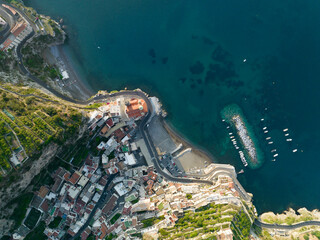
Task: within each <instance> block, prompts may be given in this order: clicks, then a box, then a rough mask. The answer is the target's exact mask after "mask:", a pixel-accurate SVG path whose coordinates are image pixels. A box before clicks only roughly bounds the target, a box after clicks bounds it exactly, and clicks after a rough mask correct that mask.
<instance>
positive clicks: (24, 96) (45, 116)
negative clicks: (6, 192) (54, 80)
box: [0, 85, 82, 175]
mask: <svg viewBox="0 0 320 240" xmlns="http://www.w3.org/2000/svg"><path fill="white" fill-rule="evenodd" d="M5 89H8V90H11V91H12V92H9V91H5V90H3V89H0V174H1V175H6V173H8V171H10V170H11V169H12V168H17V167H19V166H20V165H21V164H22V163H23V162H24V161H25V160H26V159H28V157H30V156H33V155H34V154H36V153H39V152H40V150H41V149H42V148H43V147H44V146H45V145H47V144H49V143H50V142H52V141H54V142H56V143H60V144H62V143H63V142H64V141H65V140H66V139H68V137H70V136H71V135H72V134H74V133H75V131H76V130H77V129H78V127H79V126H80V124H81V121H82V114H81V112H80V111H79V110H78V109H77V108H74V107H71V106H67V105H63V104H61V103H59V102H56V101H53V100H51V99H50V97H49V96H47V95H45V94H44V93H42V92H40V91H39V90H36V89H31V88H28V87H17V86H14V87H13V86H11V85H10V86H8V85H7V86H5ZM13 91H14V92H16V93H19V94H20V95H19V94H15V93H13ZM30 94H34V95H37V96H41V98H38V97H35V96H32V95H30Z"/></svg>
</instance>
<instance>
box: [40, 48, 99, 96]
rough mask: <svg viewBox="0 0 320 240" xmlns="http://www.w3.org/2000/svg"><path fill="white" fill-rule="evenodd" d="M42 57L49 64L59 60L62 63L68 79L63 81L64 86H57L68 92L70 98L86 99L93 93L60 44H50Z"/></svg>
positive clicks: (56, 62)
mask: <svg viewBox="0 0 320 240" xmlns="http://www.w3.org/2000/svg"><path fill="white" fill-rule="evenodd" d="M44 57H45V58H46V60H47V61H48V63H50V64H54V65H58V63H59V62H60V64H61V63H62V64H63V65H64V68H65V70H66V71H67V72H68V74H69V79H68V80H65V81H63V84H64V86H61V84H60V85H59V88H61V89H62V90H63V91H66V92H68V93H69V94H70V95H71V97H72V98H74V99H78V100H87V99H88V98H90V97H91V96H92V95H94V94H95V93H94V91H93V90H92V89H91V88H90V86H87V84H86V83H85V81H84V80H83V79H81V77H80V76H79V74H78V73H77V72H76V70H75V69H74V67H73V66H72V63H71V61H70V59H69V57H68V56H67V54H66V53H65V52H64V50H63V46H62V45H58V46H51V47H50V48H48V49H47V50H46V52H45V54H44ZM57 85H58V84H57Z"/></svg>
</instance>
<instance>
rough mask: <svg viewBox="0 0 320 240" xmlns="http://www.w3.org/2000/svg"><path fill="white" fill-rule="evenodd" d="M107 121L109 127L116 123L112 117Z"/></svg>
mask: <svg viewBox="0 0 320 240" xmlns="http://www.w3.org/2000/svg"><path fill="white" fill-rule="evenodd" d="M106 123H107V125H108V126H109V127H112V126H113V124H114V123H113V121H112V119H111V118H109V119H108V120H107V122H106Z"/></svg>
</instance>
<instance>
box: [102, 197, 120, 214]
mask: <svg viewBox="0 0 320 240" xmlns="http://www.w3.org/2000/svg"><path fill="white" fill-rule="evenodd" d="M117 200H118V197H117V195H115V194H113V195H112V196H111V198H110V199H109V201H108V202H107V203H106V205H105V206H104V208H103V209H102V212H103V213H104V214H106V215H108V214H109V213H110V212H111V210H112V209H113V208H114V207H115V206H116V201H117Z"/></svg>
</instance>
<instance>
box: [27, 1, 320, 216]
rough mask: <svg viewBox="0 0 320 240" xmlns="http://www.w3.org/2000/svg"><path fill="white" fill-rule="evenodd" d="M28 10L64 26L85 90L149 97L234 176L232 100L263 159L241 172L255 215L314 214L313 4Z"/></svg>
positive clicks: (93, 4) (317, 39) (66, 5)
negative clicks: (224, 114) (227, 113)
mask: <svg viewBox="0 0 320 240" xmlns="http://www.w3.org/2000/svg"><path fill="white" fill-rule="evenodd" d="M25 3H26V5H30V6H32V7H34V8H35V9H37V10H38V11H39V12H41V13H44V14H47V15H50V16H52V17H53V18H55V19H57V20H58V19H60V18H61V17H62V18H63V19H64V25H66V31H67V33H68V35H69V39H68V43H67V45H66V47H65V48H66V50H67V52H68V54H69V55H70V56H71V57H72V59H73V61H74V63H75V64H76V66H77V68H79V69H81V71H82V75H83V77H84V78H85V79H86V81H87V83H88V84H89V85H90V86H91V87H92V88H93V89H94V90H99V89H107V90H113V89H122V88H124V87H128V88H129V89H132V88H136V87H139V88H141V89H143V90H145V91H148V92H150V93H151V94H155V95H156V96H158V97H159V98H160V99H161V101H162V102H163V103H164V106H165V108H166V109H167V111H168V113H169V117H168V118H169V122H170V123H171V124H172V125H173V126H174V127H175V128H176V129H177V130H178V131H179V132H181V133H182V134H183V135H184V136H186V137H187V138H188V139H190V140H191V141H192V142H193V143H195V144H196V145H198V146H202V147H203V148H204V149H206V150H208V151H210V152H211V153H212V154H213V156H214V157H215V160H216V161H217V162H221V163H230V164H233V165H234V166H235V167H236V169H237V171H239V170H240V169H242V168H244V167H243V165H242V163H241V161H240V159H239V155H238V153H237V152H236V150H235V149H234V148H233V145H232V144H231V142H230V139H229V136H228V133H227V130H226V129H225V125H223V123H222V122H221V117H220V111H221V110H222V109H223V107H225V106H226V105H228V104H232V103H237V104H238V105H239V106H240V107H241V108H242V110H243V112H244V114H245V116H246V118H247V120H248V122H249V123H250V124H251V125H252V126H253V128H254V131H255V135H256V136H257V138H258V139H259V144H260V145H261V147H262V149H263V151H264V154H265V162H264V164H263V166H262V167H261V168H259V169H257V170H250V169H245V173H244V174H242V175H240V176H239V180H240V182H241V183H242V184H243V185H244V187H245V188H246V190H247V191H248V192H252V193H253V194H254V204H255V205H256V206H257V208H258V211H259V212H260V213H261V212H264V211H269V210H272V211H275V212H280V211H283V210H285V209H286V208H288V207H293V208H298V207H304V206H305V207H307V208H309V209H313V208H320V201H319V199H320V174H319V170H320V161H319V137H320V136H319V135H320V130H319V125H318V122H319V117H320V107H319V100H320V95H319V90H320V81H319V78H320V44H319V43H320V30H319V29H320V26H319V25H320V14H319V12H320V1H316V0H282V1H279V0H260V1H255V0H242V1H239V0H227V1H226V0H202V1H191V0H175V1H172V0H162V1H155V0H153V1H152V0H151V1H150V0H135V1H132V0H117V1H114V0H54V1H53V0H25ZM244 59H246V61H244ZM261 118H264V119H265V121H264V122H263V123H262V122H261V121H260V119H261ZM264 126H267V127H268V129H269V133H268V136H271V137H272V139H273V142H274V144H273V145H272V146H270V145H269V144H267V142H266V140H265V138H266V135H265V134H264V133H263V131H262V128H263V127H264ZM284 128H289V133H290V138H292V139H293V141H292V142H287V141H286V140H285V137H284V134H283V131H282V130H283V129H284ZM273 148H276V149H277V150H278V154H279V157H278V158H277V161H276V162H272V161H271V159H272V155H271V153H270V151H271V150H272V149H273ZM294 148H297V149H298V152H297V153H292V150H293V149H294Z"/></svg>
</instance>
